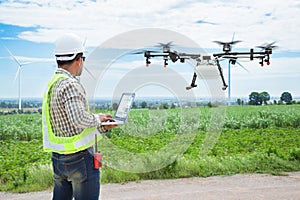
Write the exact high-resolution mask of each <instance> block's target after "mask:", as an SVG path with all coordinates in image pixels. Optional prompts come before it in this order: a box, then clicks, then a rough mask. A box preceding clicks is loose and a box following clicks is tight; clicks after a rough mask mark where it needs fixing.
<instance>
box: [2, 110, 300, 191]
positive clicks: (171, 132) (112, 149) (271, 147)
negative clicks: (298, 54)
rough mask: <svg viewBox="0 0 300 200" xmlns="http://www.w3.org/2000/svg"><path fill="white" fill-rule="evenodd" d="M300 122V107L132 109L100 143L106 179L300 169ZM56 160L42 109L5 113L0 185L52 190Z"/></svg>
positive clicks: (21, 189)
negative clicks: (47, 146) (46, 144)
mask: <svg viewBox="0 0 300 200" xmlns="http://www.w3.org/2000/svg"><path fill="white" fill-rule="evenodd" d="M218 109H219V111H218ZM214 115H218V116H217V117H214ZM220 115H222V116H220ZM215 119H217V120H219V121H214V120H215ZM158 122H159V123H158ZM299 126H300V105H280V106H279V105H272V106H271V105H270V106H232V107H226V108H224V107H222V108H208V107H197V108H187V109H168V110H159V111H157V110H156V111H151V110H132V111H131V113H130V118H129V122H128V124H126V125H125V126H121V127H118V128H116V129H114V130H112V131H111V132H109V133H106V135H104V139H103V140H102V141H101V143H100V146H101V150H102V152H103V155H104V157H103V159H104V160H103V163H104V166H103V168H102V170H101V182H102V183H111V182H126V181H139V180H144V179H164V178H179V177H192V176H201V177H207V176H212V175H231V174H236V173H272V174H282V173H283V172H285V171H297V170H300V129H299ZM215 127H219V128H215ZM215 132H216V133H215ZM204 146H209V147H208V148H206V150H205V153H204V148H203V147H204ZM128 152H129V153H128ZM135 155H137V157H138V156H140V155H143V156H144V157H142V158H141V159H140V160H137V157H135ZM50 159H51V156H50V154H49V153H45V152H43V151H42V132H41V115H40V114H31V115H26V114H22V115H5V116H0V160H1V161H0V169H1V170H0V190H2V191H15V192H27V191H36V190H43V189H47V188H50V187H51V186H52V169H51V161H50ZM158 162H160V163H158ZM159 164H162V165H161V166H160V165H159ZM143 169H147V170H144V171H143ZM135 172H138V173H135Z"/></svg>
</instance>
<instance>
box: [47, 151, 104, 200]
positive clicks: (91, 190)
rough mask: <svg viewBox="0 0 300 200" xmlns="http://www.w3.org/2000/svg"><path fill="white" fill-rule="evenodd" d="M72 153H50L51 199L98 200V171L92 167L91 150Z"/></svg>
mask: <svg viewBox="0 0 300 200" xmlns="http://www.w3.org/2000/svg"><path fill="white" fill-rule="evenodd" d="M91 150H92V149H91V148H90V149H89V150H84V151H80V152H77V153H74V154H68V155H63V154H58V153H52V164H53V170H54V189H53V200H71V199H72V198H73V197H74V199H75V200H98V199H99V193H100V172H99V169H94V165H93V162H94V159H93V151H91Z"/></svg>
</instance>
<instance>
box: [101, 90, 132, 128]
mask: <svg viewBox="0 0 300 200" xmlns="http://www.w3.org/2000/svg"><path fill="white" fill-rule="evenodd" d="M134 97H135V93H123V94H122V96H121V99H120V102H119V105H118V108H117V111H116V114H115V116H114V120H115V121H114V122H111V121H107V122H102V123H101V125H119V124H124V123H125V121H126V119H127V117H128V115H129V111H130V109H131V106H132V104H133V100H134Z"/></svg>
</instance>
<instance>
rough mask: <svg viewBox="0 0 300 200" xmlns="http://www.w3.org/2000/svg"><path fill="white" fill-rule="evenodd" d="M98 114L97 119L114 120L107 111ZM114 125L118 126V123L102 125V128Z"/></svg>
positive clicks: (102, 120)
mask: <svg viewBox="0 0 300 200" xmlns="http://www.w3.org/2000/svg"><path fill="white" fill-rule="evenodd" d="M98 116H99V119H100V121H101V122H106V121H111V122H114V121H115V120H114V119H113V118H112V116H111V115H110V114H109V113H106V114H103V113H99V114H98ZM116 126H118V125H117V124H113V125H112V124H111V125H103V127H104V129H105V130H107V131H108V130H109V129H111V128H114V127H116Z"/></svg>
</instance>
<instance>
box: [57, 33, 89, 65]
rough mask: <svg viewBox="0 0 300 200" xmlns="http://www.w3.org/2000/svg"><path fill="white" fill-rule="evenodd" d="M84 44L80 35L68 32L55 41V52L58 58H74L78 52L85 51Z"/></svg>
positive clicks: (62, 59)
mask: <svg viewBox="0 0 300 200" xmlns="http://www.w3.org/2000/svg"><path fill="white" fill-rule="evenodd" d="M83 52H84V46H83V43H82V40H81V39H80V37H79V36H77V35H75V34H73V33H67V34H64V35H63V36H61V37H59V38H58V39H57V40H56V41H55V50H54V54H55V56H56V60H60V61H69V60H73V59H74V58H75V56H76V54H77V53H83Z"/></svg>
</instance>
